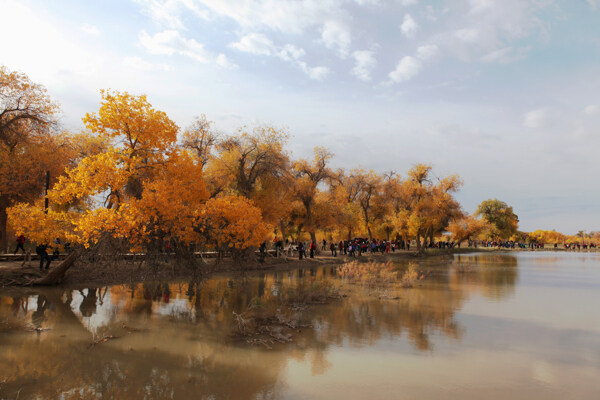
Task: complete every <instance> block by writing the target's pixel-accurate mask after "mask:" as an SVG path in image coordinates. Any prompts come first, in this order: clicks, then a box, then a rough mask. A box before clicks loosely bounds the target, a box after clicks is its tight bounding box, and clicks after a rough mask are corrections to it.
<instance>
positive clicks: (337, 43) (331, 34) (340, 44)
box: [321, 20, 352, 57]
mask: <svg viewBox="0 0 600 400" xmlns="http://www.w3.org/2000/svg"><path fill="white" fill-rule="evenodd" d="M321 40H322V42H323V44H324V45H325V47H327V48H329V49H335V50H337V51H338V54H339V55H340V56H341V57H346V56H347V55H348V50H349V48H350V43H351V42H352V39H351V37H350V30H349V29H348V27H347V26H346V25H345V24H344V23H342V22H340V21H337V20H330V21H327V22H326V23H325V25H324V26H323V29H322V30H321Z"/></svg>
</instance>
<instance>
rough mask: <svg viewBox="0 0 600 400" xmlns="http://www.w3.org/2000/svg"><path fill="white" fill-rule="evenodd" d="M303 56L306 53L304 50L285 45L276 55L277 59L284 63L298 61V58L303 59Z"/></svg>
mask: <svg viewBox="0 0 600 400" xmlns="http://www.w3.org/2000/svg"><path fill="white" fill-rule="evenodd" d="M305 54H306V52H305V51H304V49H302V48H300V47H297V46H294V45H293V44H286V45H285V46H283V48H282V49H281V50H280V51H279V53H278V55H279V57H280V58H281V59H282V60H285V61H294V60H298V59H299V58H301V57H304V55H305Z"/></svg>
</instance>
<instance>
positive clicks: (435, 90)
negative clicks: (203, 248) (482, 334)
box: [0, 0, 600, 234]
mask: <svg viewBox="0 0 600 400" xmlns="http://www.w3.org/2000/svg"><path fill="white" fill-rule="evenodd" d="M0 37H1V38H2V44H1V47H0V64H2V65H5V66H7V67H8V68H9V69H12V70H19V71H22V72H25V73H26V74H28V75H29V76H30V78H31V79H32V80H34V81H35V82H38V83H41V84H43V85H44V86H46V88H47V89H48V92H49V94H50V95H51V97H52V98H54V99H55V100H57V101H58V102H59V103H60V104H61V108H62V117H61V121H62V124H63V126H65V128H67V129H72V130H77V129H80V128H82V123H81V118H82V117H83V116H84V115H85V113H86V112H93V111H96V110H97V109H98V106H99V100H100V94H99V91H100V89H113V90H120V91H128V92H130V93H132V94H146V95H147V96H148V99H149V101H150V102H151V103H152V104H153V106H154V107H155V108H157V109H160V110H162V111H165V112H166V113H167V114H168V115H169V117H170V118H171V119H173V120H174V121H175V122H176V123H177V124H178V125H179V126H180V127H182V128H185V127H186V126H188V125H189V124H191V122H192V121H193V118H194V116H197V115H201V114H206V116H207V118H208V119H209V120H212V121H214V123H215V125H214V126H215V128H216V129H217V130H220V131H222V132H225V133H228V132H233V131H234V130H235V129H236V128H237V127H240V126H242V125H253V124H263V123H266V124H271V125H274V126H276V127H281V128H284V129H287V130H288V131H289V133H290V134H291V139H290V145H289V148H290V149H291V151H292V154H293V156H294V157H297V158H298V157H310V156H311V154H312V149H313V148H314V147H315V146H325V147H327V148H329V149H330V150H331V151H332V152H333V153H334V154H335V158H334V160H333V166H335V167H344V168H353V167H357V166H360V167H362V168H364V169H373V170H375V171H378V172H386V171H392V170H393V171H396V172H399V173H400V174H405V173H406V171H407V170H408V169H409V168H411V167H412V166H413V165H415V164H417V163H430V164H431V165H432V166H433V170H434V174H435V175H436V176H439V177H441V176H445V175H447V174H459V175H460V176H461V178H462V179H463V181H464V186H463V188H462V189H461V191H460V192H459V193H458V194H457V198H458V199H459V201H460V202H461V203H462V205H463V207H464V209H465V211H467V212H473V211H475V209H476V207H477V205H478V204H479V203H480V202H481V201H483V200H486V199H488V198H498V199H500V200H503V201H505V202H506V203H508V204H509V205H511V206H513V208H514V211H515V213H516V214H517V215H518V216H519V219H520V229H521V230H524V231H532V230H535V229H556V230H559V231H562V232H564V233H569V234H573V233H576V232H577V231H578V230H585V231H592V230H600V185H598V175H599V173H598V171H599V170H600V169H599V168H598V154H599V152H598V150H599V149H600V0H563V1H559V0H446V1H444V0H431V1H427V0H389V1H386V0H305V1H301V0H254V1H249V0H104V1H86V0H61V1H59V0H43V1H42V0H37V1H33V0H18V1H13V0H0Z"/></svg>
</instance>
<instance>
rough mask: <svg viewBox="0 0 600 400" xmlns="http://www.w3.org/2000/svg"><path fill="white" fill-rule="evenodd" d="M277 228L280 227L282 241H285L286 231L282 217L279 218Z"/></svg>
mask: <svg viewBox="0 0 600 400" xmlns="http://www.w3.org/2000/svg"><path fill="white" fill-rule="evenodd" d="M279 229H281V237H282V241H283V243H285V239H287V232H286V230H285V223H284V222H283V220H282V219H280V220H279Z"/></svg>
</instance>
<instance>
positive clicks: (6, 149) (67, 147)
mask: <svg viewBox="0 0 600 400" xmlns="http://www.w3.org/2000/svg"><path fill="white" fill-rule="evenodd" d="M58 112H59V107H58V104H57V103H56V102H54V101H53V100H52V99H51V98H50V96H48V94H47V92H46V89H45V88H44V87H43V86H42V85H39V84H36V83H34V82H32V81H31V80H30V79H29V78H28V77H27V76H26V75H25V74H23V73H20V72H14V71H10V70H8V68H6V67H4V66H0V249H2V250H5V249H6V247H7V239H8V238H7V213H6V210H7V208H8V207H10V206H11V205H13V204H15V203H16V202H27V203H31V202H32V201H34V200H36V199H37V198H39V197H40V196H42V195H43V193H44V182H45V178H44V177H45V174H46V172H49V173H50V178H51V183H53V182H54V181H55V180H56V179H57V177H58V176H59V175H60V174H61V173H62V172H63V170H64V168H65V166H66V165H67V163H68V162H69V159H70V158H71V156H72V150H73V149H72V144H73V142H72V141H71V137H70V136H69V135H68V134H64V133H59V132H58V130H57V128H58V126H57V116H58Z"/></svg>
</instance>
